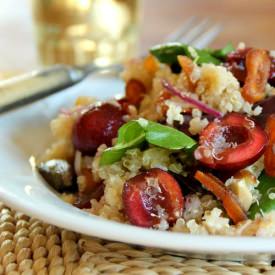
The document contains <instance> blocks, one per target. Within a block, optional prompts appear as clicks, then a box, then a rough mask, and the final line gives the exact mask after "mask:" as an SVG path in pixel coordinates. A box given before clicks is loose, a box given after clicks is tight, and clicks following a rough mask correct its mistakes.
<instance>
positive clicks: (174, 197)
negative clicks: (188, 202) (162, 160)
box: [122, 168, 184, 227]
mask: <svg viewBox="0 0 275 275" xmlns="http://www.w3.org/2000/svg"><path fill="white" fill-rule="evenodd" d="M122 196H123V204H124V210H125V214H126V216H127V217H128V219H129V221H130V222H131V223H132V224H134V225H137V226H141V227H153V226H156V225H158V224H160V222H161V221H163V220H165V221H166V222H167V223H169V224H172V223H174V222H175V221H176V220H177V219H178V218H179V217H181V215H182V211H183V202H184V199H183V196H182V193H181V189H180V186H179V184H178V182H177V181H176V180H175V179H174V177H173V176H171V175H170V174H169V173H167V172H165V171H163V170H161V169H158V168H154V169H150V170H148V171H147V172H144V173H141V174H139V175H137V176H135V177H133V178H131V179H129V180H128V181H126V183H125V184H124V188H123V194H122Z"/></svg>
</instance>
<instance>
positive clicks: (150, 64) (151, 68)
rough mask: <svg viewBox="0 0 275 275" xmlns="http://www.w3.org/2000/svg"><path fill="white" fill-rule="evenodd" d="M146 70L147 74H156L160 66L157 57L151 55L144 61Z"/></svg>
mask: <svg viewBox="0 0 275 275" xmlns="http://www.w3.org/2000/svg"><path fill="white" fill-rule="evenodd" d="M144 68H145V70H146V71H147V72H149V73H151V74H154V73H155V72H156V71H157V69H158V64H157V61H156V59H155V57H154V56H153V55H151V54H149V55H148V56H146V57H145V59H144Z"/></svg>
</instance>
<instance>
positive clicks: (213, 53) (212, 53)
mask: <svg viewBox="0 0 275 275" xmlns="http://www.w3.org/2000/svg"><path fill="white" fill-rule="evenodd" d="M233 50H234V47H233V46H232V44H231V43H228V44H227V45H226V46H225V47H224V48H222V49H218V50H212V49H195V48H192V47H190V46H188V45H186V44H182V43H168V44H164V45H157V46H155V47H153V48H151V49H150V52H151V54H152V55H154V56H155V57H156V58H157V59H158V60H159V61H160V62H161V63H165V64H169V65H172V64H178V60H177V56H178V55H185V56H188V57H189V58H191V59H192V60H194V61H195V62H196V63H197V64H199V65H201V64H203V63H212V64H215V65H219V64H221V63H222V62H223V60H224V59H225V58H226V56H227V55H228V54H229V53H230V52H232V51H233Z"/></svg>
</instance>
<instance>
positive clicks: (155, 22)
mask: <svg viewBox="0 0 275 275" xmlns="http://www.w3.org/2000/svg"><path fill="white" fill-rule="evenodd" d="M108 1H109V2H110V1H112V2H115V3H116V5H119V6H117V7H115V6H113V7H112V8H111V9H110V13H108V12H107V13H106V11H107V10H108ZM54 2H55V3H57V2H58V7H57V6H56V4H53V3H54ZM62 2H64V3H65V2H71V5H72V2H78V4H79V5H80V6H81V9H82V10H81V11H79V10H78V12H74V15H75V18H76V19H75V20H80V21H81V20H86V19H87V18H88V17H87V16H88V14H87V9H88V8H89V9H90V10H89V12H90V13H92V18H93V20H97V22H95V21H92V22H91V21H90V24H93V29H92V30H90V34H91V33H92V35H97V39H100V38H99V37H100V31H99V33H97V32H98V30H100V26H97V29H95V28H94V26H95V25H96V24H99V23H98V22H103V21H104V22H105V23H104V24H107V25H108V24H109V25H108V26H109V27H108V28H109V29H112V33H116V31H117V30H116V28H115V26H114V25H113V23H112V21H111V15H112V12H113V11H114V9H117V14H116V16H117V17H116V23H117V24H118V21H119V22H120V23H121V24H122V25H123V24H124V25H125V26H127V35H125V36H121V37H119V36H118V37H116V39H117V41H119V42H117V41H115V40H113V41H115V42H114V44H115V45H116V51H115V52H114V53H113V55H114V57H112V58H118V59H120V58H121V56H123V57H128V56H131V55H133V54H135V51H136V45H137V42H136V39H137V40H138V41H139V42H138V51H139V52H142V51H144V50H145V49H147V48H148V47H150V46H151V45H153V44H155V43H158V42H160V41H161V40H162V39H163V38H164V37H165V36H166V35H167V34H169V33H170V32H171V31H173V30H174V29H176V28H177V27H178V26H180V25H181V24H182V23H183V22H184V20H186V19H187V18H188V17H190V16H191V15H198V16H201V17H210V18H211V19H213V20H214V21H217V22H221V23H222V24H223V31H222V32H221V33H220V35H219V36H218V37H217V38H216V39H215V41H214V42H213V43H212V45H211V46H214V47H222V46H224V45H225V44H226V43H227V42H228V41H231V42H233V44H234V45H237V44H238V42H240V41H243V42H245V43H246V44H247V45H253V46H255V47H262V48H267V49H275V28H274V25H275V1H274V0H230V1H220V0H169V1H167V0H143V1H139V0H33V1H31V0H0V36H1V40H0V41H1V42H0V71H3V70H5V71H9V70H14V71H16V70H18V71H21V70H30V69H33V68H35V67H37V66H38V65H39V64H41V63H43V64H51V63H54V62H56V60H57V61H58V62H60V60H61V61H62V58H63V59H65V60H67V61H68V63H79V62H80V63H81V62H84V61H85V60H87V58H90V56H89V53H87V56H86V55H85V56H84V57H83V55H81V56H80V55H78V56H77V57H76V56H75V54H74V56H73V57H72V56H71V57H70V54H68V53H66V51H71V49H68V45H67V44H66V43H67V42H66V41H65V42H64V41H63V42H62V43H63V44H62V43H61V44H60V43H59V46H60V45H61V46H60V48H61V49H62V51H61V50H60V48H59V49H58V51H61V52H63V57H62V56H61V55H60V53H59V52H58V53H56V50H55V53H54V57H53V54H52V53H51V51H50V50H49V48H50V47H52V46H51V45H52V39H53V36H52V35H53V33H54V32H55V31H56V29H54V28H52V27H50V28H49V29H47V32H48V33H47V35H45V30H44V32H43V34H42V31H43V30H41V26H42V27H43V24H45V22H46V23H47V24H48V25H49V24H51V23H56V21H58V20H59V21H60V22H61V24H63V23H64V22H65V21H66V20H69V18H70V16H68V14H67V15H66V14H63V17H62ZM89 3H99V4H100V5H101V4H103V3H105V6H100V7H99V8H98V9H97V10H96V11H95V6H93V7H90V6H89ZM32 4H33V5H32ZM88 6H89V7H88ZM104 7H105V8H104ZM121 7H123V8H121ZM85 9H86V11H85ZM123 9H124V10H125V9H129V10H128V13H127V15H125V14H124V11H123ZM32 10H33V11H32ZM32 15H34V16H32ZM85 16H86V17H85ZM33 18H34V19H33ZM58 18H59V19H58ZM85 18H86V19H85ZM89 18H90V17H89ZM95 18H96V19H95ZM64 20H65V21H64ZM123 20H124V21H123ZM106 22H107V23H106ZM64 24H67V23H66V22H65V23H64ZM107 25H106V26H107ZM137 30H139V32H137ZM72 31H74V29H73V30H71V32H72ZM77 31H80V32H81V31H82V32H84V30H77ZM123 35H124V34H123ZM105 37H106V34H105ZM54 39H56V37H55V38H54ZM123 39H124V40H125V41H126V42H125V43H122V42H121V41H124V40H123ZM129 41H130V42H129ZM105 42H106V41H105ZM81 43H82V42H81ZM127 43H128V44H129V45H130V46H129V45H128V44H127ZM82 44H83V45H82ZM82 44H81V47H85V49H86V48H89V49H91V47H92V45H91V43H90V44H89V43H87V41H86V42H85V43H84V42H83V43H82ZM45 45H46V46H45ZM45 47H46V48H47V49H45ZM75 47H76V46H75ZM77 47H78V48H79V47H80V46H79V45H78V46H77ZM108 47H109V46H108V44H106V43H105V44H104V45H103V46H102V51H105V52H106V51H108V49H109V48H108ZM51 49H52V48H51ZM52 51H54V50H52ZM64 52H65V54H64ZM39 53H40V54H39ZM66 55H67V56H66ZM120 55H121V56H120ZM64 56H65V57H64ZM93 58H97V57H95V56H94V57H93ZM83 60H84V61H83ZM98 60H99V62H103V63H102V64H104V62H106V60H105V59H104V60H103V61H102V60H101V59H98ZM107 63H108V60H107Z"/></svg>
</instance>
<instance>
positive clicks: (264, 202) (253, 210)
mask: <svg viewBox="0 0 275 275" xmlns="http://www.w3.org/2000/svg"><path fill="white" fill-rule="evenodd" d="M259 182H260V183H259V185H258V187H257V189H258V191H259V192H260V194H261V198H260V200H259V202H256V203H254V204H253V205H252V206H251V207H250V209H249V217H250V218H252V219H254V218H255V216H256V214H258V213H260V214H263V213H268V212H270V211H272V210H275V197H274V198H273V194H274V195H275V177H269V176H268V175H266V174H265V173H264V172H263V173H262V174H261V176H260V177H259Z"/></svg>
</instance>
